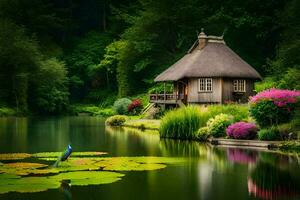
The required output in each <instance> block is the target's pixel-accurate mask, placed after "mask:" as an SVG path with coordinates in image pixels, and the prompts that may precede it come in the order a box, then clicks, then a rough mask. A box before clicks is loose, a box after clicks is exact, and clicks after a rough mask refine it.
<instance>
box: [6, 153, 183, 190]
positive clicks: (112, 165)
mask: <svg viewBox="0 0 300 200" xmlns="http://www.w3.org/2000/svg"><path fill="white" fill-rule="evenodd" d="M59 154H60V153H59V152H50V153H49V152H48V153H38V154H33V155H32V159H30V160H32V161H33V162H13V163H0V180H1V182H0V194H1V193H7V192H11V191H15V192H39V191H45V190H48V189H54V188H58V187H59V186H60V182H61V181H64V180H68V181H70V182H71V184H72V185H98V184H107V183H112V182H115V181H118V180H120V179H121V177H123V176H124V175H123V174H120V173H116V172H109V171H145V170H158V169H162V168H165V167H166V165H167V164H178V163H184V162H185V161H186V159H185V158H169V157H101V156H99V155H103V154H104V153H102V152H78V153H77V154H75V155H73V156H72V157H70V158H69V159H68V160H67V161H64V162H61V163H60V164H59V165H58V167H55V168H54V167H52V166H48V165H46V164H42V163H39V161H41V160H45V159H47V160H53V161H56V159H57V158H56V157H57V155H59ZM43 156H48V157H43ZM6 157H10V156H6ZM15 157H16V156H15ZM53 163H54V162H53ZM37 175H38V176H37Z"/></svg>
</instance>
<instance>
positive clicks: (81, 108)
mask: <svg viewBox="0 0 300 200" xmlns="http://www.w3.org/2000/svg"><path fill="white" fill-rule="evenodd" d="M72 112H73V113H74V114H75V115H80V114H88V115H91V116H103V117H109V116H112V115H114V114H115V112H114V110H113V109H112V108H111V107H100V106H95V105H90V104H75V105H73V106H72Z"/></svg>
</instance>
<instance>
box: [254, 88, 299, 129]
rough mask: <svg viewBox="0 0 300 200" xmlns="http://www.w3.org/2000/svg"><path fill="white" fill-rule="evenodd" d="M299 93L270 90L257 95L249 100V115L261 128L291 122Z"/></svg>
mask: <svg viewBox="0 0 300 200" xmlns="http://www.w3.org/2000/svg"><path fill="white" fill-rule="evenodd" d="M298 96H300V92H299V91H291V90H279V89H270V90H265V91H263V92H260V93H258V94H257V95H255V96H254V97H252V98H251V100H250V105H251V107H250V113H251V115H252V116H253V117H254V118H255V120H256V122H257V123H258V124H259V125H260V126H262V127H265V126H269V125H273V124H280V123H284V122H288V121H290V120H291V117H292V115H293V111H294V108H295V105H296V103H297V97H298Z"/></svg>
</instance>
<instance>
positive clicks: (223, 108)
mask: <svg viewBox="0 0 300 200" xmlns="http://www.w3.org/2000/svg"><path fill="white" fill-rule="evenodd" d="M221 113H224V114H228V115H232V116H233V117H234V121H241V120H247V119H248V116H249V115H248V106H246V105H211V106H207V107H201V106H187V107H183V108H179V109H176V110H172V111H169V112H167V113H166V114H165V116H164V117H163V118H162V120H161V124H160V128H159V132H160V136H161V137H164V138H176V139H194V138H196V136H197V131H198V129H199V128H201V127H204V126H206V123H207V121H208V120H209V119H210V118H212V117H215V116H216V115H218V114H221Z"/></svg>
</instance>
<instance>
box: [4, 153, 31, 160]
mask: <svg viewBox="0 0 300 200" xmlns="http://www.w3.org/2000/svg"><path fill="white" fill-rule="evenodd" d="M30 157H31V154H28V153H2V154H0V160H22V159H25V158H30Z"/></svg>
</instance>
